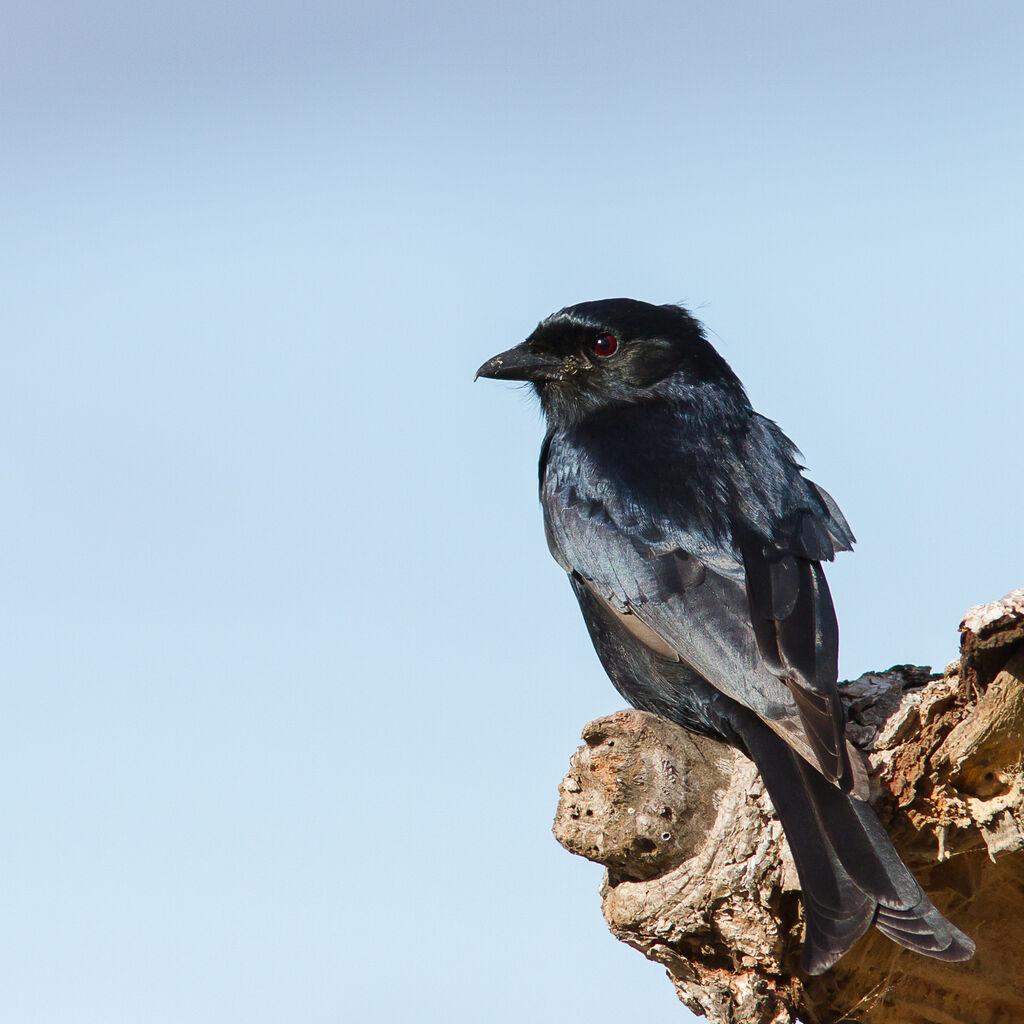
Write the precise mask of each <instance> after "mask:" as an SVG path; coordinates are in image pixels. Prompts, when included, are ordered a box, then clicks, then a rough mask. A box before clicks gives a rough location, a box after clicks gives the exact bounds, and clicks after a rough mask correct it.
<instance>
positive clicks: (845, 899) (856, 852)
mask: <svg viewBox="0 0 1024 1024" xmlns="http://www.w3.org/2000/svg"><path fill="white" fill-rule="evenodd" d="M737 731H738V732H739V733H740V735H741V736H742V739H743V741H744V744H745V745H746V747H747V751H748V753H749V754H750V756H751V758H752V759H753V760H754V762H755V763H756V764H757V767H758V769H759V771H760V773H761V777H762V778H763V779H764V783H765V786H766V787H767V789H768V795H769V796H770V797H771V798H772V803H773V804H774V805H775V810H776V812H777V814H778V816H779V820H780V821H781V822H782V827H783V829H784V831H785V833H786V838H787V839H788V840H789V847H790V849H791V850H792V852H793V860H794V861H795V862H796V869H797V874H798V875H799V876H800V886H801V889H802V890H803V896H804V916H805V919H806V924H807V930H806V936H805V939H804V948H803V955H802V957H801V964H802V966H803V968H804V970H805V971H807V972H808V973H809V974H821V973H822V972H823V971H826V970H828V968H829V967H831V966H832V965H833V964H834V963H835V962H836V961H837V960H838V959H839V958H840V957H841V956H842V955H843V954H844V953H846V952H847V951H848V950H849V949H850V947H851V946H853V944H854V943H855V942H856V941H857V939H859V938H860V937H861V936H862V935H863V934H864V932H866V931H867V930H868V928H870V927H871V925H872V924H874V925H876V926H877V927H878V930H879V931H881V932H882V933H883V934H884V935H887V936H888V937H889V938H890V939H892V940H893V941H894V942H898V943H899V944H900V945H901V946H905V947H906V948H907V949H912V950H914V951H915V952H917V953H923V954H924V955H925V956H931V957H935V958H936V959H938V960H968V959H970V957H971V956H973V954H974V942H973V941H972V940H971V939H970V938H969V937H968V936H966V935H965V934H964V933H963V932H962V931H960V929H959V928H956V927H955V926H954V925H952V924H950V922H949V921H947V920H946V919H945V918H944V917H943V916H942V914H940V913H939V912H938V911H937V910H936V909H935V907H933V906H932V904H931V901H930V900H929V899H928V897H927V895H925V892H924V890H923V889H922V888H921V886H920V885H918V883H917V880H916V879H915V878H914V876H913V875H912V874H911V873H910V869H909V868H908V867H907V866H906V865H905V864H904V863H903V861H902V860H900V856H899V854H898V853H897V852H896V850H895V848H894V847H893V845H892V842H891V841H890V839H889V836H888V834H887V833H886V831H885V829H884V828H883V827H882V823H881V822H880V821H879V820H878V816H877V815H876V814H875V812H874V811H873V810H872V809H871V807H870V805H869V804H867V803H865V802H864V801H862V800H858V799H856V798H855V797H851V796H848V795H847V794H845V793H843V792H842V791H841V790H839V789H838V788H837V787H836V786H834V785H833V784H832V783H830V782H829V781H828V780H827V779H825V778H824V776H822V775H821V774H820V773H819V772H817V771H815V770H814V769H813V768H812V767H811V766H810V765H809V764H807V762H806V761H804V760H803V758H801V757H800V756H799V755H798V754H795V753H794V752H793V751H792V750H791V749H790V748H789V747H788V746H787V745H786V744H785V743H784V742H783V741H782V740H781V739H779V737H778V736H776V735H775V733H773V732H772V731H771V730H770V729H768V728H767V727H766V726H764V725H763V724H762V723H761V722H760V721H752V720H748V721H746V722H744V723H742V724H741V725H739V728H738V730H737Z"/></svg>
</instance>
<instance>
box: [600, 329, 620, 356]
mask: <svg viewBox="0 0 1024 1024" xmlns="http://www.w3.org/2000/svg"><path fill="white" fill-rule="evenodd" d="M618 347H619V342H618V339H617V338H616V337H615V335H614V334H599V335H598V336H597V337H596V338H595V339H594V355H598V356H601V358H602V359H603V358H607V357H608V356H611V355H614V354H615V350H616V349H617V348H618Z"/></svg>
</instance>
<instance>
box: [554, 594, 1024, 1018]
mask: <svg viewBox="0 0 1024 1024" xmlns="http://www.w3.org/2000/svg"><path fill="white" fill-rule="evenodd" d="M960 631H961V657H960V660H959V662H958V663H956V664H954V665H952V666H950V668H949V669H947V670H946V673H945V674H944V675H942V676H938V677H937V676H931V675H930V674H929V670H928V669H922V668H914V667H910V666H897V667H895V668H892V669H890V670H889V671H887V672H870V673H866V674H865V675H863V676H861V677H860V678H859V679H855V680H853V681H851V682H848V683H844V684H843V692H844V693H845V695H846V697H847V701H848V706H849V718H850V736H851V738H852V739H853V740H854V742H856V743H857V744H858V745H859V746H860V747H861V748H862V749H863V750H864V751H865V752H866V753H867V754H868V758H869V761H870V764H871V768H872V780H873V789H874V791H875V800H874V803H875V807H876V809H877V811H878V812H879V814H880V816H881V818H882V820H883V822H884V823H885V824H886V826H887V828H888V829H889V831H890V833H891V835H892V837H893V842H894V843H895V845H896V847H897V849H898V850H899V851H900V853H901V855H902V856H903V858H904V859H905V860H906V862H907V863H908V865H909V866H910V867H911V868H912V869H913V870H914V872H915V874H916V875H917V877H918V879H919V880H920V882H921V884H922V885H923V886H924V888H925V889H926V890H927V891H928V893H929V895H930V896H931V898H932V901H933V902H934V903H935V904H936V906H937V907H938V908H939V909H940V910H942V912H943V913H945V914H946V915H947V916H948V917H949V918H950V919H951V920H952V921H954V922H955V923H956V924H957V925H958V926H959V927H960V928H962V929H963V930H964V931H966V932H967V933H968V934H970V935H971V936H972V937H973V938H974V939H975V940H976V942H977V944H978V952H977V955H976V956H975V958H974V959H973V960H972V961H970V962H969V963H967V964H963V965H949V964H943V963H940V962H938V961H935V960H930V959H928V958H925V957H922V956H916V955H914V954H912V953H908V952H906V951H905V950H902V949H900V947H898V946H896V945H894V944H893V943H892V942H890V941H889V940H887V939H886V938H884V937H883V936H881V935H880V934H878V933H877V932H876V931H874V929H872V931H871V932H869V934H868V935H867V936H866V937H865V938H864V939H862V940H861V941H860V942H859V943H858V945H857V946H856V947H855V948H854V949H853V950H852V951H851V952H850V953H849V954H847V956H845V957H844V958H843V959H842V960H841V961H840V962H839V963H838V964H837V965H836V967H835V968H833V969H832V970H831V971H829V972H827V973H826V974H825V975H823V976H821V977H816V978H812V977H808V976H807V975H805V974H803V973H802V972H801V971H800V968H799V963H798V960H799V949H800V942H801V932H802V917H801V903H800V898H799V887H798V884H797V877H796V870H795V868H794V865H793V862H792V859H791V857H790V854H789V850H788V847H787V845H786V842H785V838H784V837H783V834H782V830H781V828H780V826H779V823H778V821H777V819H776V818H775V815H774V813H773V811H772V808H771V803H770V801H769V799H768V797H767V795H766V794H765V792H764V787H763V786H762V784H761V782H760V779H759V777H758V775H757V772H756V771H755V770H754V767H753V765H752V764H751V763H750V762H749V761H747V760H746V759H745V758H744V757H742V756H741V755H740V754H738V753H737V752H736V751H734V750H732V749H731V748H729V747H727V746H725V745H723V744H721V743H717V742H715V741H713V740H708V739H704V738H702V737H698V736H691V735H690V734H688V733H687V732H685V731H684V730H682V729H680V728H678V727H676V726H674V725H672V724H671V723H669V722H667V721H665V720H664V719H660V718H657V717H655V716H653V715H649V714H646V713H643V712H639V711H622V712H619V713H618V714H614V715H610V716H608V717H607V718H601V719H598V720H597V721H595V722H591V723H590V724H589V725H588V726H587V727H586V728H585V729H584V731H583V739H584V740H585V744H584V746H582V747H580V749H579V750H578V751H577V752H576V753H575V754H574V755H573V758H572V763H571V768H570V771H569V774H568V776H567V777H566V778H565V780H564V781H563V782H562V784H561V787H560V792H561V799H560V801H559V805H558V812H557V815H556V817H555V824H554V832H555V836H556V838H557V839H558V841H559V842H560V843H561V844H562V845H563V846H565V847H566V849H568V850H570V851H571V852H573V853H577V854H580V855H581V856H584V857H587V858H589V859H590V860H594V861H597V862H599V863H601V864H603V865H605V867H606V868H607V869H608V870H607V872H606V874H605V879H604V882H603V884H602V887H601V897H602V905H603V910H604V916H605V919H606V920H607V922H608V924H609V926H610V927H611V930H612V932H613V933H614V934H615V935H616V937H617V938H619V939H621V940H622V941H623V942H627V943H629V944H630V945H631V946H634V947H635V948H636V949H639V950H640V951H641V952H642V953H643V954H644V955H645V956H647V957H648V958H650V959H651V960H655V961H657V962H658V963H661V964H663V965H664V966H665V967H666V969H667V970H668V975H669V978H670V979H671V981H672V982H673V984H674V985H675V987H676V991H677V993H678V995H679V998H680V999H681V1000H682V1001H683V1002H684V1003H685V1004H686V1005H687V1006H688V1007H689V1008H690V1009H691V1010H693V1011H694V1012H695V1013H698V1014H702V1015H704V1016H706V1017H707V1018H708V1020H709V1021H711V1022H713V1024H792V1022H793V1021H795V1020H797V1019H798V1018H799V1019H800V1020H801V1021H804V1022H805V1024H838V1022H840V1021H842V1022H859V1024H882V1022H891V1021H900V1022H901V1024H917V1022H919V1024H961V1022H963V1024H988V1022H991V1024H997V1022H998V1024H1002V1022H1010V1021H1024V769H1022V756H1024V755H1022V751H1024V590H1017V591H1014V592H1013V593H1012V594H1010V595H1008V596H1007V597H1006V598H1004V599H1003V600H1002V601H997V602H995V603H993V604H990V605H983V606H981V607H979V608H974V609H972V610H971V611H970V612H968V614H967V616H966V617H965V618H964V621H963V623H962V624H961V626H960Z"/></svg>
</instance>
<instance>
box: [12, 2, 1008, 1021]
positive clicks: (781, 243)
mask: <svg viewBox="0 0 1024 1024" xmlns="http://www.w3.org/2000/svg"><path fill="white" fill-rule="evenodd" d="M1022 29H1024V16H1022V15H1021V14H1020V12H1019V8H1018V7H1017V6H1016V5H1011V4H1006V5H1000V4H986V5H956V4H934V3H929V4H924V3H905V4H900V5H891V4H880V3H878V4H873V3H858V4H852V3H842V4H829V5H822V4H810V3H789V4H786V5H768V4H753V3H750V4H747V3H724V4H721V3H716V4H694V3H684V4H678V5H676V4H673V5H669V4H655V3H644V2H641V3H635V4H631V5H629V6H628V8H622V7H620V6H619V5H613V4H608V3H600V2H598V3H590V4H583V3H564V4H554V5H551V4H541V3H532V2H528V3H523V4H517V5H514V7H513V6H507V5H502V6H498V5H493V4H465V3H463V4H455V3H451V4H441V3H438V4H433V3H430V4H426V3H425V4H409V3H373V4H369V3H367V4H346V3H341V4H316V3H298V4H288V5H285V4H279V3H270V2H264V3H250V4H244V5H243V4H237V3H236V4H220V5H214V6H212V7H211V6H209V5H199V4H194V3H191V2H184V3H181V2H179V3H175V4H173V5H172V4H170V3H155V4H147V5H144V6H141V7H140V6H138V5H130V4H126V3H123V2H109V3H91V2H89V3H75V4H71V3H47V2H45V0H43V2H41V3H37V4H33V5H20V6H19V7H18V8H17V9H12V10H9V11H7V12H6V16H5V30H4V33H3V38H2V39H0V116H2V119H3V132H4V138H5V145H4V155H3V156H2V157H0V186H2V192H0V195H2V199H0V204H2V208H3V210H2V213H3V223H4V227H5V238H6V241H7V244H6V245H5V246H4V247H3V253H2V254H0V260H2V263H3V265H2V277H0V280H2V281H3V290H4V293H5V297H4V301H3V303H2V312H0V316H2V323H3V327H4V330H3V338H4V344H3V355H2V367H3V374H2V378H0V379H2V382H3V384H2V386H3V389H4V395H3V402H2V405H0V408H2V413H0V415H2V417H3V425H4V429H3V430H2V431H0V472H2V473H3V474H4V487H3V493H4V495H5V498H4V501H3V505H2V511H0V523H2V527H3V533H4V537H5V541H6V542H5V543H4V544H3V545H2V546H0V581H2V582H0V602H2V611H3V618H4V621H5V623H6V625H7V637H8V639H7V642H6V643H5V644H3V645H2V651H0V659H2V662H0V664H2V666H3V676H4V679H5V683H6V685H5V696H6V704H5V711H4V714H3V716H2V719H3V724H2V726H0V729H2V732H3V735H2V738H0V759H2V766H0V779H2V780H3V782H2V803H0V814H2V820H3V827H2V828H0V864H2V866H3V877H4V884H3V886H2V889H0V891H2V893H3V903H2V913H3V918H4V922H5V927H4V928H3V929H2V930H0V947H2V948H0V1016H3V1018H4V1019H9V1020H18V1021H24V1022H57V1021H60V1022H64V1021H67V1020H69V1019H74V1020H76V1021H79V1022H92V1021H96V1022H100V1021H102V1022H104V1024H113V1022H120V1021H125V1022H127V1021H142V1020H145V1021H147V1022H161V1021H167V1022H171V1021H175V1022H177V1021H181V1020H190V1021H197V1022H201V1021H217V1022H223V1021H234V1020H238V1021H245V1022H247V1024H252V1022H260V1021H267V1022H270V1021H279V1020H282V1019H288V1020H302V1021H311V1022H319V1021H324V1022H326V1021H340V1020H372V1021H410V1020H417V1021H418V1020H423V1021H433V1020H439V1021H442V1020H443V1021H478V1020H486V1021H493V1022H498V1024H501V1022H505V1021H508V1022H511V1021H521V1020H536V1021H561V1020H564V1019H566V1018H567V1017H570V1016H575V1015H578V1014H579V1013H580V1012H587V1013H588V1015H591V1016H592V1015H593V1014H594V1012H597V1013H599V1014H600V1015H601V1016H602V1018H607V1019H613V1018H616V1019H621V1018H622V1017H623V1016H624V1015H625V1016H627V1017H628V1018H629V1019H634V1018H640V1017H641V1016H643V1015H645V1014H646V1015H651V1014H661V1015H663V1016H665V1017H666V1018H667V1017H669V1016H671V1015H675V1016H676V1019H686V1016H687V1015H686V1012H685V1011H684V1010H682V1008H681V1007H678V1004H676V1002H675V999H674V997H673V995H672V993H671V989H670V986H669V985H668V984H667V983H666V982H665V981H664V980H663V978H662V976H661V973H662V972H661V970H660V969H659V968H658V967H656V966H654V965H652V964H648V963H646V962H645V961H644V960H643V959H642V958H641V957H640V956H639V954H637V953H635V952H633V951H631V950H628V949H626V948H625V947H622V946H620V945H619V944H617V943H616V942H614V940H612V939H611V938H610V937H608V935H607V934H606V931H605V927H604V924H603V922H602V920H601V917H600V912H599V905H598V897H597V892H596V889H597V885H598V883H599V880H600V870H599V869H598V868H596V867H595V866H593V865H589V864H586V863H585V862H582V861H578V860H576V859H575V858H572V857H570V856H569V855H568V854H566V853H564V852H563V851H562V850H561V849H560V848H559V847H558V846H557V844H556V843H555V842H554V840H553V839H552V838H551V836H550V834H549V831H548V830H549V826H550V820H551V816H552V814H553V811H554V807H555V802H556V796H557V794H556V786H557V783H558V781H559V780H560V778H561V777H562V774H563V773H564V770H565V768H566V766H567V762H568V757H569V755H570V754H571V752H572V751H573V749H574V748H575V746H576V745H577V742H578V734H579V730H580V728H581V727H582V726H583V725H584V723H586V722H587V721H588V720H590V719H591V718H594V717H596V716H598V715H601V714H606V713H609V712H611V711H613V710H615V709H617V708H618V707H619V706H620V701H619V699H618V697H617V696H616V694H615V693H614V691H613V690H612V688H611V686H610V684H609V683H608V682H607V680H606V679H605V678H604V676H603V674H602V673H601V670H600V667H599V665H598V663H597V660H596V658H595V656H594V655H593V652H592V651H591V650H590V648H589V642H588V640H587V638H586V634H585V631H584V628H583V625H582V622H581V621H580V619H579V614H578V611H577V609H576V607H575V602H574V601H573V599H572V596H571V594H570V591H569V589H568V587H567V585H566V583H565V581H564V579H563V578H562V576H561V573H560V570H558V568H557V567H556V566H555V565H554V563H553V562H551V560H550V558H549V557H548V554H547V551H546V549H545V545H544V541H543V537H542V532H541V525H540V515H539V509H538V507H537V503H536V493H535V472H536V455H537V449H538V446H539V443H540V439H541V434H542V427H541V423H540V417H539V413H538V411H537V409H536V408H535V407H534V405H533V403H532V402H531V401H530V400H529V399H528V397H527V396H526V395H525V393H523V392H520V391H517V390H516V389H514V388H512V387H510V386H507V385H497V384H493V383H491V382H481V383H478V384H476V385H475V386H474V385H473V384H472V375H473V371H474V370H475V369H476V367H477V366H478V365H479V364H480V363H481V362H482V361H483V360H484V359H485V358H486V357H488V356H490V355H492V354H494V353H495V352H497V351H500V350H503V349H505V348H507V347H509V346H510V345H512V344H514V343H516V342H517V341H518V340H520V339H521V338H522V337H524V336H525V335H526V334H527V333H529V331H530V330H531V329H532V328H533V326H534V325H535V324H536V322H537V321H538V320H539V319H540V318H541V317H543V316H545V315H546V314H548V313H550V312H552V311H553V310H555V309H557V308H559V307H561V306H563V305H566V304H568V303H571V302H576V301H580V300H583V299H591V298H599V297H604V296H611V295H633V296H635V297H638V298H644V299H648V300H651V301H657V302H665V301H683V302H685V303H686V304H688V305H689V306H691V307H692V308H694V310H695V312H696V313H697V315H698V316H700V317H701V318H702V319H703V320H704V321H705V322H706V324H707V326H708V328H709V331H710V332H711V336H712V338H713V340H714V341H715V343H716V345H718V347H719V348H720V350H721V351H722V352H723V354H724V355H725V356H726V357H727V358H728V359H729V361H730V362H731V363H732V365H733V367H734V369H736V371H737V372H738V373H739V375H740V376H741V377H742V378H743V380H744V381H745V383H746V385H747V387H748V390H749V392H750V395H751V397H752V399H753V401H754V403H755V405H756V406H757V407H758V408H759V409H760V411H762V412H764V413H766V414H767V415H770V416H772V417H773V418H774V419H776V420H777V421H778V422H779V423H780V424H781V425H782V426H783V428H784V429H785V430H786V431H787V432H788V433H789V434H790V435H791V436H792V437H793V439H794V440H795V441H796V442H797V443H798V444H799V445H800V447H801V449H802V450H803V452H804V453H805V456H806V460H807V463H808V466H809V467H810V473H811V475H812V476H813V478H814V479H815V480H817V481H818V482H820V483H821V484H822V485H823V486H825V487H826V488H828V490H829V491H831V492H832V493H833V494H834V495H835V497H836V499H837V500H838V501H839V502H840V504H841V506H842V507H843V509H844V511H845V512H846V514H847V516H848V518H849V519H850V522H851V524H852V525H853V528H854V530H855V532H856V533H857V535H858V540H859V544H858V548H857V551H856V552H855V553H854V554H853V555H847V556H844V557H843V558H842V559H841V560H840V561H839V562H838V563H837V564H836V565H835V566H834V567H833V569H832V570H831V572H830V579H831V581H832V586H833V591H834V594H835V598H836V603H837V607H838V610H839V614H840V623H841V629H842V645H843V646H842V669H843V671H844V673H846V674H847V675H854V674H857V673H859V672H861V671H864V670H866V669H869V668H879V667H887V666H888V665H890V664H893V663H894V662H904V661H916V662H920V663H931V664H933V665H936V666H938V667H941V666H942V665H944V664H945V663H946V662H948V661H950V660H952V659H953V658H954V657H955V655H956V632H955V631H956V625H957V623H958V621H959V618H960V615H961V613H962V612H963V611H964V610H965V609H966V608H967V607H968V606H969V605H971V604H973V603H977V602H980V601H984V600H989V599H994V598H996V597H998V596H1001V595H1002V594H1003V593H1005V592H1006V591H1007V590H1010V589H1011V588H1013V587H1016V586H1021V585H1024V544H1022V541H1021V538H1020V525H1019V521H1018V520H1019V515H1020V512H1019V510H1020V509H1021V507H1022V505H1024V482H1022V478H1024V474H1021V473H1020V472H1019V470H1018V468H1017V462H1018V461H1019V447H1020V443H1019V442H1020V381H1021V379H1022V374H1024V357H1022V355H1021V351H1022V349H1021V327H1020V324H1021V314H1022V309H1021V305H1022V304H1021V294H1022V288H1021V285H1022V276H1024V250H1022V244H1021V238H1022V237H1024V214H1022V206H1021V201H1020V182H1021V181H1022V180H1024V142H1022V135H1021V132H1020V125H1019V112H1020V106H1021V97H1022V87H1024V72H1022V70H1021V64H1020V56H1019V55H1020V53H1021V48H1022V43H1024V39H1022Z"/></svg>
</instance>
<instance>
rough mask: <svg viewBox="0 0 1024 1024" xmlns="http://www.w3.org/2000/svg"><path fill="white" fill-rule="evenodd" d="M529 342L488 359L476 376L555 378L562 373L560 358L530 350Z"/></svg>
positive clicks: (528, 378) (492, 377) (512, 378)
mask: <svg viewBox="0 0 1024 1024" xmlns="http://www.w3.org/2000/svg"><path fill="white" fill-rule="evenodd" d="M528 345H529V342H525V341H524V342H523V343H522V345H517V346H516V347H515V348H510V349H509V350H508V351H507V352H502V353H501V355H499V356H495V357H494V358H493V359H488V360H487V362H486V363H484V365H483V366H481V367H480V369H479V370H477V371H476V377H474V378H473V380H476V379H477V377H490V378H491V379H492V380H532V381H544V380H555V379H556V378H558V377H561V376H562V374H563V373H564V370H565V368H564V366H563V364H562V360H561V359H558V358H557V357H555V356H552V355H545V354H543V353H539V352H531V351H530V349H529V348H528Z"/></svg>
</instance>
